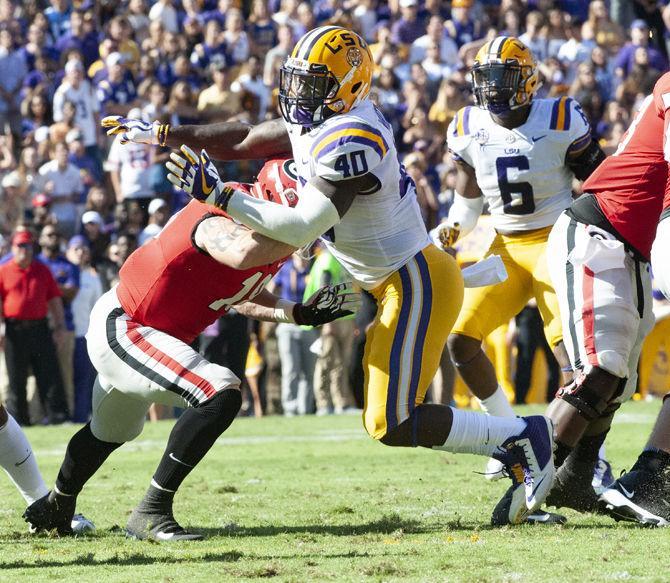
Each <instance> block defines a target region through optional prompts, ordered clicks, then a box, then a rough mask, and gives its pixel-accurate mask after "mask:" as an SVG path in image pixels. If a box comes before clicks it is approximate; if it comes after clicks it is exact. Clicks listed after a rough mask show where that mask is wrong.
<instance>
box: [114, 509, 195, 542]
mask: <svg viewBox="0 0 670 583" xmlns="http://www.w3.org/2000/svg"><path fill="white" fill-rule="evenodd" d="M126 536H128V537H129V538H134V539H137V540H147V539H148V540H153V541H157V542H163V541H195V540H203V538H204V537H203V536H202V535H200V534H195V533H192V532H188V531H187V530H186V529H185V528H183V527H182V526H181V525H180V524H179V523H178V522H177V521H176V520H175V518H174V516H173V515H172V513H171V512H170V513H168V514H154V513H146V512H141V511H139V510H137V508H136V509H135V510H133V512H132V514H131V515H130V518H129V519H128V523H127V524H126Z"/></svg>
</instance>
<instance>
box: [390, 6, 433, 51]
mask: <svg viewBox="0 0 670 583" xmlns="http://www.w3.org/2000/svg"><path fill="white" fill-rule="evenodd" d="M399 5H400V14H401V17H400V19H398V20H397V21H396V22H395V23H394V24H393V26H392V27H391V39H392V40H393V42H394V43H396V44H398V45H411V44H412V43H413V42H414V41H415V40H417V39H418V38H420V37H421V36H423V33H424V31H425V28H424V25H423V23H422V22H421V21H420V20H419V18H418V11H419V10H418V6H419V2H418V0H399Z"/></svg>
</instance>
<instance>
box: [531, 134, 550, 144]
mask: <svg viewBox="0 0 670 583" xmlns="http://www.w3.org/2000/svg"><path fill="white" fill-rule="evenodd" d="M546 137H547V134H544V135H543V136H538V137H537V138H536V137H535V136H533V143H535V142H539V141H540V140H541V139H543V138H546Z"/></svg>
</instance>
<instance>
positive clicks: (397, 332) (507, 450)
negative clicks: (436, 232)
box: [363, 246, 554, 522]
mask: <svg viewBox="0 0 670 583" xmlns="http://www.w3.org/2000/svg"><path fill="white" fill-rule="evenodd" d="M462 286H463V283H462V278H461V275H460V270H459V269H458V266H457V265H456V262H455V261H454V260H453V259H452V258H451V257H450V256H448V255H446V254H444V253H443V252H442V251H439V250H437V249H436V248H434V247H432V246H431V248H427V249H424V250H423V251H422V252H421V253H418V254H417V255H416V256H415V257H414V258H413V259H412V260H411V261H410V262H409V263H408V264H407V265H405V266H404V267H402V268H401V269H400V270H398V272H396V273H395V274H394V275H392V276H391V277H390V278H389V279H388V280H387V281H386V282H384V284H382V286H380V287H379V288H377V289H376V290H375V291H374V292H373V293H374V295H375V297H376V299H377V302H378V305H379V309H378V311H377V317H376V319H375V322H374V324H373V326H372V328H371V330H370V331H369V332H368V341H367V344H366V353H365V366H366V395H365V397H366V399H365V409H364V412H363V419H364V423H365V427H366V429H367V431H368V433H370V435H371V436H372V437H374V438H375V439H379V440H380V441H381V442H382V443H384V444H386V445H391V446H414V447H415V446H418V445H420V446H423V447H429V448H433V449H436V450H443V451H451V452H459V453H460V452H462V453H477V454H480V455H486V456H490V455H493V454H496V455H497V456H499V457H500V459H501V460H502V461H503V462H504V463H505V464H506V465H508V466H509V467H510V470H511V471H513V470H512V468H513V467H514V468H516V470H514V473H513V475H514V476H515V479H516V480H517V481H516V482H515V483H516V484H517V485H520V484H521V483H522V482H527V484H526V485H527V487H528V489H524V488H525V487H522V488H520V489H519V490H518V493H519V494H520V495H517V496H515V500H514V504H513V511H512V514H513V517H512V520H513V521H514V522H520V521H522V520H523V519H524V518H525V516H526V515H527V514H528V511H529V509H532V510H534V509H535V508H537V507H538V506H539V504H540V503H541V501H542V499H543V498H544V496H545V495H546V492H547V491H548V488H549V487H550V485H551V483H552V481H553V471H554V468H553V459H552V453H551V452H552V445H553V442H552V436H551V426H550V422H549V420H547V419H545V418H544V417H536V418H528V419H527V420H524V419H520V418H510V419H508V418H499V417H491V416H488V415H482V414H480V413H473V412H469V411H461V410H458V409H455V408H452V407H448V406H445V405H437V404H425V403H423V399H424V397H425V393H426V391H427V388H428V385H429V384H430V382H431V380H432V378H433V376H434V374H435V371H436V370H437V367H438V366H439V361H440V357H441V353H442V349H443V347H444V343H445V341H446V339H447V335H448V334H449V331H450V329H451V326H452V325H453V323H454V321H455V320H456V316H457V314H458V310H459V307H460V303H461V301H462V294H463V287H462ZM519 440H524V443H526V444H528V443H530V448H528V450H524V451H523V452H522V449H521V448H520V447H519V443H520V441H519ZM524 475H525V476H526V477H527V480H524V477H523V476H524ZM524 492H525V496H524Z"/></svg>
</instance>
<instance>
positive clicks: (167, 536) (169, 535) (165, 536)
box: [156, 532, 174, 540]
mask: <svg viewBox="0 0 670 583" xmlns="http://www.w3.org/2000/svg"><path fill="white" fill-rule="evenodd" d="M173 536H174V532H157V533H156V538H157V539H158V540H170V539H171V538H172V537H173Z"/></svg>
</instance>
